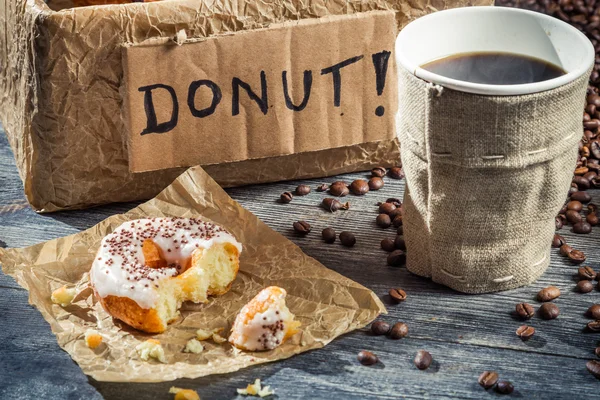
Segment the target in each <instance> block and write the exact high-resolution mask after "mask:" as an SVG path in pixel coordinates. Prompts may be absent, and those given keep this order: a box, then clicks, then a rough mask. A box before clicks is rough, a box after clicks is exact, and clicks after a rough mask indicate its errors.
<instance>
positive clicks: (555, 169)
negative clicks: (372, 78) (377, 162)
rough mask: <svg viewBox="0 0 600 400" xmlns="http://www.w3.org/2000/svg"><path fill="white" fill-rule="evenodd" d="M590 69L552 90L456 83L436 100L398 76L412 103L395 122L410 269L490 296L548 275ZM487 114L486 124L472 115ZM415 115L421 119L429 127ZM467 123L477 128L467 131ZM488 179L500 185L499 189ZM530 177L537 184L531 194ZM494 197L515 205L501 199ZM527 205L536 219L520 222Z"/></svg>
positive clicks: (430, 90)
mask: <svg viewBox="0 0 600 400" xmlns="http://www.w3.org/2000/svg"><path fill="white" fill-rule="evenodd" d="M590 72H591V70H590V71H588V74H586V75H584V76H582V77H580V78H578V79H577V80H576V81H574V82H571V83H569V84H567V85H564V86H562V87H559V88H556V89H553V90H550V91H547V92H542V93H536V94H533V95H525V96H508V97H503V98H498V97H495V98H489V97H485V96H479V95H472V94H463V93H460V92H456V91H452V90H450V89H445V92H444V94H445V95H444V96H438V95H439V92H437V91H436V90H435V89H434V85H431V84H428V83H426V82H424V81H422V80H420V79H418V78H416V77H414V76H413V75H412V74H410V73H408V72H407V71H401V72H400V73H399V87H400V98H401V99H402V101H403V102H406V103H407V104H410V106H407V107H404V108H403V111H404V112H403V113H402V114H399V117H398V119H397V124H398V133H399V136H400V138H401V141H402V146H401V153H402V161H403V165H404V168H405V170H406V175H407V193H406V194H405V202H406V204H407V205H408V206H407V210H410V214H407V215H406V216H405V238H406V240H407V245H408V246H409V248H408V264H407V268H408V269H409V270H410V271H411V272H414V273H416V274H418V275H422V276H427V277H431V278H432V279H433V280H434V281H435V282H438V283H442V284H444V285H447V286H449V287H451V288H453V289H456V290H459V291H463V292H467V293H482V292H490V291H498V290H506V289H511V288H515V287H518V286H522V285H525V284H528V283H530V282H532V281H534V280H535V279H537V278H538V277H539V276H540V275H541V274H542V273H543V272H544V271H545V269H546V268H547V266H548V263H549V251H550V242H551V238H552V235H553V234H554V221H553V217H554V215H556V212H558V209H559V208H560V206H561V205H562V203H563V201H564V198H565V197H566V191H567V189H568V186H569V185H570V181H571V176H572V174H571V171H572V170H573V168H574V167H575V161H576V156H577V142H578V141H579V136H578V132H579V130H580V129H581V128H580V127H581V121H580V114H579V112H576V111H575V110H579V109H580V108H581V107H583V103H584V99H585V89H586V82H587V79H588V78H589V73H590ZM455 102H457V103H460V104H457V103H455ZM542 104H543V105H544V106H543V107H542ZM548 104H550V105H553V106H554V107H548ZM465 111H467V112H466V113H465V114H463V112H465ZM480 112H481V115H485V116H486V119H485V120H484V119H481V120H477V123H473V122H472V121H474V120H472V119H467V120H465V119H464V118H466V117H465V115H469V118H472V116H473V115H476V114H478V113H480ZM414 116H422V117H419V118H422V120H421V121H423V123H421V122H419V121H418V120H415V119H414V118H415V117H414ZM411 117H412V119H411ZM461 118H462V120H461ZM543 118H546V120H545V122H546V125H548V121H552V124H551V125H549V127H547V129H550V127H551V129H552V131H549V133H550V135H545V136H543V137H541V138H540V136H539V133H538V131H539V126H538V123H537V122H535V121H540V120H541V119H543ZM447 119H449V120H450V121H452V125H453V127H452V129H447V125H446V122H445V120H447ZM463 121H464V125H461V124H463ZM477 124H480V125H481V126H486V127H487V129H488V131H489V130H491V132H500V133H501V134H496V135H494V136H492V137H488V138H486V137H478V136H477V135H480V134H481V133H480V132H481V131H482V129H480V128H478V127H477ZM463 127H467V128H468V129H471V131H467V132H464V134H463V130H462V128H463ZM413 130H414V131H413ZM546 132H548V131H546ZM411 133H412V134H414V135H412V134H411ZM484 134H485V133H484ZM492 134H493V133H492ZM421 137H422V139H421V140H417V138H419V139H420V138H421ZM473 138H474V139H475V142H474V143H472V146H471V147H468V148H465V147H464V146H469V145H471V142H470V141H471V140H473ZM456 140H458V141H456ZM413 143H415V144H416V145H415V144H413ZM536 144H537V145H538V146H539V147H537V148H536V146H535V145H536ZM461 146H463V147H461ZM532 147H533V149H532ZM463 148H464V149H465V151H462V149H463ZM452 149H458V150H460V152H457V153H453V151H451V150H452ZM498 150H500V152H498ZM502 150H506V151H507V152H506V153H504V152H503V151H502ZM465 159H467V160H468V162H465ZM419 160H420V161H419ZM414 179H417V180H414ZM490 180H493V183H494V184H496V183H497V182H499V183H498V189H499V190H496V189H495V188H494V185H490ZM425 182H426V185H425V184H424V183H425ZM531 182H533V184H534V186H535V187H534V188H533V189H531V190H529V189H528V188H530V187H531V186H530V185H531ZM409 190H410V192H411V193H410V194H408V191H409ZM480 190H483V191H486V193H487V195H488V196H490V195H491V196H492V197H485V196H483V198H484V199H491V200H490V201H488V200H485V201H484V200H481V201H479V200H478V197H477V196H474V195H473V193H474V191H480ZM413 191H414V196H413V195H412V194H413V193H412V192H413ZM515 194H519V195H518V196H516V195H515ZM495 195H497V196H498V199H503V200H504V201H506V202H507V203H506V204H503V203H499V200H496V201H494V197H493V196H495ZM523 195H524V197H523ZM411 199H412V200H411ZM479 199H482V197H479ZM411 201H412V203H415V204H412V205H411V204H410V203H411ZM521 202H528V205H527V208H531V205H533V206H534V208H536V214H535V216H531V218H525V219H524V220H523V219H516V220H515V219H514V211H515V210H518V209H520V208H519V207H520V206H519V204H520V203H521ZM536 205H537V207H536ZM472 207H475V208H474V209H473V208H472ZM478 209H479V210H478ZM486 213H490V214H486ZM469 216H471V217H472V218H474V219H471V220H469ZM473 216H477V217H473ZM488 218H489V221H488ZM492 221H493V222H492ZM484 228H485V229H484ZM411 249H412V252H411Z"/></svg>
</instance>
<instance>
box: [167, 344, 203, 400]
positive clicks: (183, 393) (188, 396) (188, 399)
mask: <svg viewBox="0 0 600 400" xmlns="http://www.w3.org/2000/svg"><path fill="white" fill-rule="evenodd" d="M192 340H194V339H192ZM169 393H171V394H174V395H175V400H200V396H198V393H197V392H196V391H195V390H192V389H182V388H178V387H175V386H171V389H169Z"/></svg>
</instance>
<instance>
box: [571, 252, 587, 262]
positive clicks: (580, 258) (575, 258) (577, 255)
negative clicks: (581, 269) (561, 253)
mask: <svg viewBox="0 0 600 400" xmlns="http://www.w3.org/2000/svg"><path fill="white" fill-rule="evenodd" d="M568 257H569V260H571V262H572V263H574V264H581V263H582V262H584V261H585V254H584V253H583V251H580V250H571V252H570V253H569V256H568Z"/></svg>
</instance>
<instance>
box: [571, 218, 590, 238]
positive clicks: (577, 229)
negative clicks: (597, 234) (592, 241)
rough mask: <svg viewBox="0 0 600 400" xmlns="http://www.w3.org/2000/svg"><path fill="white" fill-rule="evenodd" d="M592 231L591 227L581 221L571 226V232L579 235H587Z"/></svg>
mask: <svg viewBox="0 0 600 400" xmlns="http://www.w3.org/2000/svg"><path fill="white" fill-rule="evenodd" d="M591 231H592V226H591V225H590V224H588V223H587V222H585V221H581V222H578V223H576V224H575V225H573V232H574V233H579V234H584V235H585V234H588V233H590V232H591Z"/></svg>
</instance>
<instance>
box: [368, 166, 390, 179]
mask: <svg viewBox="0 0 600 400" xmlns="http://www.w3.org/2000/svg"><path fill="white" fill-rule="evenodd" d="M386 172H387V170H386V169H385V168H383V167H375V168H373V169H372V170H371V175H372V176H375V177H377V178H383V177H384V176H385V174H386Z"/></svg>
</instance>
